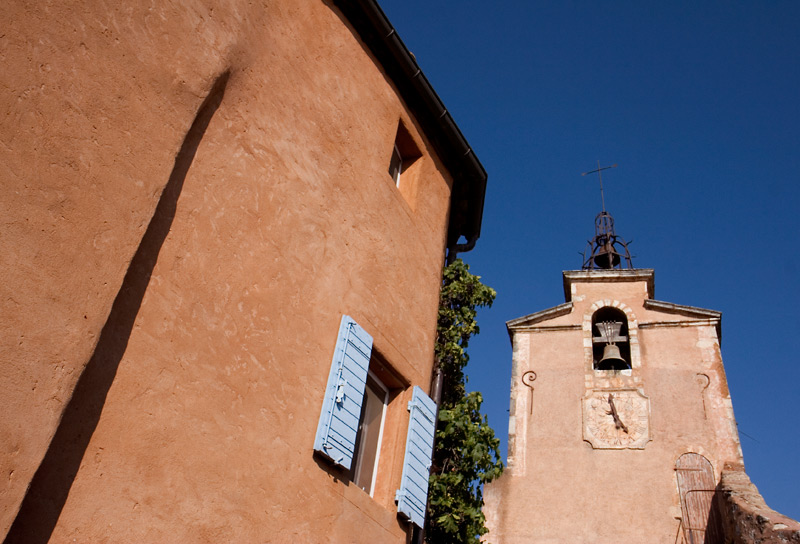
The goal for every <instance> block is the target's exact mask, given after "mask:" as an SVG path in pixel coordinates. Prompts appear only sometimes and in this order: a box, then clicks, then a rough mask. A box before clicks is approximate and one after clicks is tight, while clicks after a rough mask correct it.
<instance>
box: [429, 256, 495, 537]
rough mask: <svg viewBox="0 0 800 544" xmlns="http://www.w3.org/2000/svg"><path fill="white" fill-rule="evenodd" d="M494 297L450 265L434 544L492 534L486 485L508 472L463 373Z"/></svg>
mask: <svg viewBox="0 0 800 544" xmlns="http://www.w3.org/2000/svg"><path fill="white" fill-rule="evenodd" d="M495 295H496V293H495V291H494V289H492V288H491V287H487V286H486V285H484V284H483V283H481V281H480V277H479V276H475V275H473V274H471V273H470V272H469V266H468V265H466V264H464V263H463V262H462V261H461V259H457V260H456V261H455V262H453V263H452V264H450V265H448V266H447V267H445V269H444V272H443V282H442V292H441V298H440V301H439V321H438V336H437V345H436V360H437V364H438V365H439V368H440V369H441V370H442V372H443V374H444V387H443V391H442V400H441V404H440V409H439V422H438V427H437V430H436V446H435V449H434V453H433V466H434V470H433V471H432V474H431V478H430V510H429V513H428V514H429V515H428V520H429V521H428V527H427V529H426V541H427V542H429V543H430V544H454V543H467V542H469V543H473V542H479V541H480V537H481V535H483V534H485V533H486V531H487V529H486V526H485V518H484V515H483V512H482V508H483V494H482V489H483V484H485V483H487V482H490V481H492V480H494V479H495V478H497V477H498V476H499V475H500V474H501V473H502V472H503V462H502V461H501V460H500V450H499V448H500V440H499V439H497V438H496V437H495V435H494V431H493V430H492V428H491V427H490V426H489V423H488V420H487V419H486V416H485V415H482V414H481V411H480V409H481V403H482V402H483V397H482V396H481V394H480V393H478V392H471V393H467V392H466V376H465V374H464V367H465V366H466V364H467V361H468V360H469V356H468V355H467V352H466V348H467V345H468V344H469V340H470V338H471V337H472V336H473V335H475V334H478V332H479V331H480V329H479V328H478V325H477V322H476V320H475V318H476V315H477V309H478V308H479V307H482V306H491V305H492V302H493V301H494V298H495Z"/></svg>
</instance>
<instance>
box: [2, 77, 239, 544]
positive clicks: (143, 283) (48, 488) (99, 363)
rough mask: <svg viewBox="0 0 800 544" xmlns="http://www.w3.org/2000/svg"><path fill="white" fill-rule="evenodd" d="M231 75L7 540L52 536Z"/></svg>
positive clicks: (201, 113)
mask: <svg viewBox="0 0 800 544" xmlns="http://www.w3.org/2000/svg"><path fill="white" fill-rule="evenodd" d="M229 77H230V72H228V71H226V72H225V73H223V74H222V75H220V76H219V77H218V78H217V80H216V81H215V82H214V85H213V87H212V88H211V91H210V92H209V94H208V96H207V97H206V99H205V100H204V101H203V103H202V105H201V106H200V109H199V110H198V112H197V115H196V117H195V119H194V122H193V123H192V126H191V127H190V128H189V132H187V134H186V136H185V138H184V140H183V144H182V145H181V148H180V151H179V152H178V154H177V155H176V156H175V166H174V167H173V169H172V173H171V174H170V177H169V180H168V181H167V184H166V186H165V187H164V191H163V192H162V194H161V198H160V199H159V201H158V205H157V206H156V209H155V212H154V213H153V217H152V219H151V220H150V224H149V225H148V226H147V230H146V231H145V233H144V236H143V237H142V241H141V243H140V245H139V248H138V249H137V250H136V254H135V255H134V256H133V259H132V260H131V263H130V265H129V267H128V271H127V273H126V274H125V279H124V280H123V281H122V287H120V290H119V292H118V293H117V297H116V298H115V299H114V303H113V305H112V307H111V313H110V314H109V316H108V320H107V321H106V324H105V326H104V327H103V330H102V332H101V333H100V338H99V340H98V342H97V347H96V348H95V351H94V354H93V355H92V358H91V359H90V360H89V362H88V364H87V365H86V368H85V369H84V371H83V373H82V374H81V377H80V378H79V379H78V383H77V385H76V386H75V390H74V391H73V394H72V398H71V399H70V401H69V403H68V404H67V406H66V408H65V410H64V413H63V416H62V419H61V422H60V424H59V426H58V429H57V430H56V433H55V436H54V437H53V440H52V442H51V443H50V446H49V448H48V449H47V453H46V454H45V456H44V459H43V460H42V463H41V464H40V465H39V468H38V470H37V471H36V474H34V476H33V479H32V480H31V484H30V487H29V488H28V492H27V494H26V495H25V498H24V499H23V501H22V505H21V506H20V510H19V513H18V514H17V517H16V519H15V520H14V523H13V524H12V525H11V529H10V530H9V532H8V535H7V536H6V540H5V542H6V543H16V542H20V543H26V544H38V543H45V542H48V541H49V540H50V537H51V536H52V533H53V529H54V528H55V526H56V523H57V522H58V518H59V516H60V515H61V511H62V509H63V508H64V504H65V502H66V500H67V495H68V494H69V491H70V488H71V487H72V482H73V481H74V479H75V475H76V474H77V472H78V469H79V467H80V464H81V461H82V459H83V456H84V454H85V452H86V448H87V447H88V445H89V440H90V439H91V437H92V434H93V433H94V431H95V429H96V428H97V423H98V421H99V420H100V414H101V412H102V410H103V405H104V404H105V401H106V396H107V395H108V391H109V389H110V388H111V384H112V382H113V381H114V377H115V376H116V373H117V368H118V367H119V364H120V361H121V360H122V356H123V354H124V353H125V349H126V348H127V346H128V340H129V338H130V334H131V330H132V329H133V324H134V321H135V320H136V315H137V314H138V312H139V308H140V306H141V303H142V299H143V298H144V294H145V291H146V290H147V285H148V283H149V282H150V277H151V275H152V273H153V269H154V267H155V265H156V261H157V260H158V254H159V252H160V251H161V247H162V245H163V244H164V240H165V239H166V237H167V234H169V231H170V228H171V227H172V221H173V219H174V218H175V210H176V207H177V203H178V197H179V196H180V194H181V190H182V189H183V183H184V180H185V179H186V174H187V172H188V171H189V167H190V166H191V165H192V161H193V160H194V157H195V155H196V153H197V148H198V146H199V145H200V141H201V140H202V138H203V136H204V135H205V132H206V129H207V128H208V125H209V123H210V122H211V118H212V117H213V115H214V113H215V112H216V111H217V109H218V108H219V106H220V104H221V103H222V98H223V95H224V94H225V88H226V86H227V84H228V78H229Z"/></svg>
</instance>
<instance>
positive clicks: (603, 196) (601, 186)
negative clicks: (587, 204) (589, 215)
mask: <svg viewBox="0 0 800 544" xmlns="http://www.w3.org/2000/svg"><path fill="white" fill-rule="evenodd" d="M616 167H617V165H616V164H612V165H611V166H603V167H602V168H601V167H600V161H597V170H590V171H588V172H584V173H583V174H581V175H582V176H585V175H587V174H594V173H595V172H597V177H599V178H600V200H601V201H602V202H603V213H605V211H606V197H605V195H604V194H603V170H608V169H609V168H616Z"/></svg>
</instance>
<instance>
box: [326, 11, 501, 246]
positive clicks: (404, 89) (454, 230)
mask: <svg viewBox="0 0 800 544" xmlns="http://www.w3.org/2000/svg"><path fill="white" fill-rule="evenodd" d="M333 3H334V5H335V6H336V7H337V8H339V10H340V11H341V12H342V14H343V15H344V17H345V18H346V19H347V20H348V21H349V22H350V24H352V25H353V28H354V29H355V31H356V32H357V33H358V35H359V36H360V37H361V39H362V40H363V41H364V43H365V44H366V45H367V47H369V49H370V51H372V54H373V55H375V57H376V58H377V59H378V61H379V62H380V63H381V65H382V66H383V68H384V70H385V71H386V74H387V75H388V76H389V77H390V78H391V80H392V81H393V82H394V84H395V85H396V86H397V89H398V91H399V93H400V96H401V97H402V98H403V100H404V101H405V102H406V104H407V105H408V107H409V108H410V109H411V111H412V113H413V114H414V116H415V117H416V119H417V121H418V122H419V123H420V124H421V125H422V128H423V130H424V131H425V135H426V136H427V137H428V139H429V140H430V142H431V144H432V145H433V147H434V149H435V150H436V153H437V154H438V155H439V157H440V158H441V160H442V162H443V163H444V165H445V167H446V168H447V169H448V170H449V172H450V174H451V175H452V176H453V190H452V194H451V197H450V224H449V227H448V232H447V247H449V248H452V247H454V246H455V245H456V244H457V243H458V241H459V238H460V237H461V236H464V237H465V238H466V239H467V240H468V241H473V242H474V240H477V238H478V237H479V236H480V233H481V221H482V220H483V204H484V199H485V197H486V179H487V177H488V176H487V174H486V170H485V169H484V168H483V165H482V164H481V162H480V160H478V157H477V156H476V155H475V152H474V151H473V150H472V148H471V147H470V145H469V142H467V140H466V138H464V135H463V134H462V133H461V130H460V129H459V128H458V125H456V123H455V121H454V120H453V117H452V116H451V115H450V112H448V111H447V108H445V106H444V104H443V103H442V100H441V99H440V98H439V96H438V95H437V94H436V91H434V90H433V87H432V86H431V84H430V82H429V81H428V78H426V77H425V74H423V73H422V70H421V69H420V67H419V65H418V64H417V61H416V60H415V59H414V56H413V55H412V54H411V53H410V52H409V50H408V48H406V46H405V44H404V43H403V41H402V40H401V39H400V36H398V35H397V31H396V30H395V29H394V27H393V26H392V24H391V23H390V22H389V19H388V18H387V17H386V14H385V13H384V12H383V10H382V9H381V8H380V6H379V5H378V3H377V2H376V1H375V0H333Z"/></svg>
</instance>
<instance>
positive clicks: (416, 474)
mask: <svg viewBox="0 0 800 544" xmlns="http://www.w3.org/2000/svg"><path fill="white" fill-rule="evenodd" d="M408 409H409V411H410V412H411V415H410V417H409V421H408V437H407V439H406V454H405V459H404V460H403V475H402V477H401V479H400V489H398V490H397V494H396V495H395V500H396V501H397V511H398V513H400V514H402V515H403V516H404V517H406V518H408V519H409V520H410V521H411V523H413V524H414V525H416V526H417V527H422V526H423V525H425V510H426V508H427V505H428V477H429V472H430V466H431V458H432V456H433V436H434V433H435V431H436V421H435V419H436V403H434V402H433V400H431V398H430V397H429V396H428V395H426V394H425V393H424V392H423V391H422V389H420V388H419V387H417V386H414V391H413V394H412V396H411V402H409V403H408Z"/></svg>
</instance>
